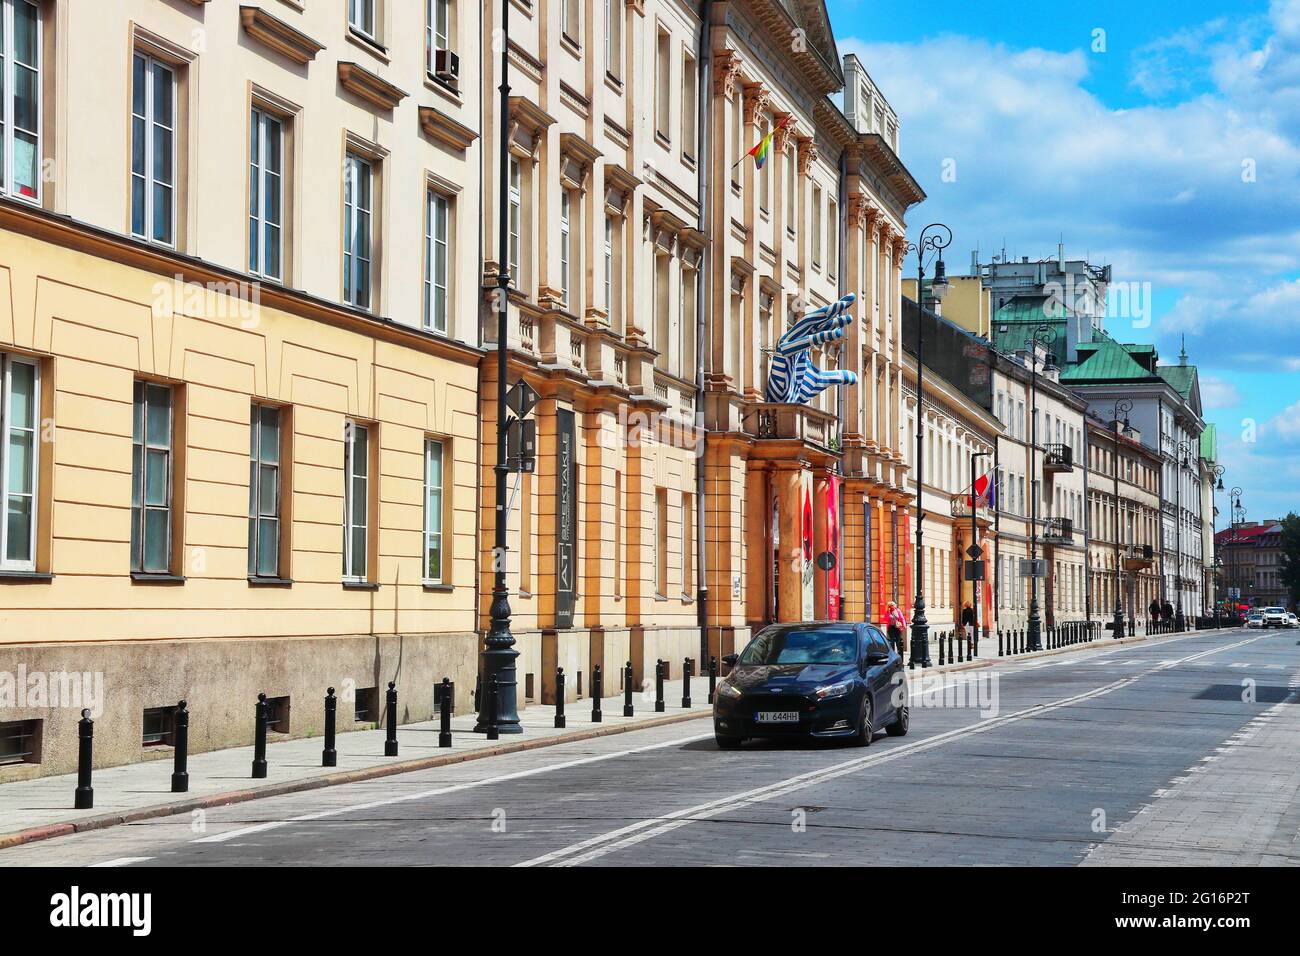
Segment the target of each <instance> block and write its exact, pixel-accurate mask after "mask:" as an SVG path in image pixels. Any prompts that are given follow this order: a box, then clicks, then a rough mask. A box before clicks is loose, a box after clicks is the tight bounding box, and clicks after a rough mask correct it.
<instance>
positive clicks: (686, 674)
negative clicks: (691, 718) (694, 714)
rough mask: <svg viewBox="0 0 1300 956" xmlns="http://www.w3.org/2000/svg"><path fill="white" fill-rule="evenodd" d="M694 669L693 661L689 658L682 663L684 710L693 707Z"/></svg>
mask: <svg viewBox="0 0 1300 956" xmlns="http://www.w3.org/2000/svg"><path fill="white" fill-rule="evenodd" d="M693 672H694V668H693V667H691V659H690V658H689V657H688V658H686V659H685V660H683V661H682V708H683V709H689V708H690V706H691V674H692V673H693Z"/></svg>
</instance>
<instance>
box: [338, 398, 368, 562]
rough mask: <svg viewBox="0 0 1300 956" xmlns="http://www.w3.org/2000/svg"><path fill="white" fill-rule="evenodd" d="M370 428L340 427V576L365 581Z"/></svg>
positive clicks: (352, 425) (353, 425)
mask: <svg viewBox="0 0 1300 956" xmlns="http://www.w3.org/2000/svg"><path fill="white" fill-rule="evenodd" d="M369 478H370V429H369V428H367V427H366V426H365V425H358V424H357V423H356V422H348V423H347V424H346V425H345V426H344V428H343V577H344V579H345V580H349V581H364V580H366V558H367V557H368V551H369V537H368V535H367V524H368V521H369V517H370V515H369V511H370V481H369Z"/></svg>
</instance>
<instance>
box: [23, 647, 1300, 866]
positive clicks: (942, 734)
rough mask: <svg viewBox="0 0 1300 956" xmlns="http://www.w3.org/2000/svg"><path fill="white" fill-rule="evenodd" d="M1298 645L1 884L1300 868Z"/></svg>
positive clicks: (636, 750)
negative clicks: (109, 871) (970, 867)
mask: <svg viewBox="0 0 1300 956" xmlns="http://www.w3.org/2000/svg"><path fill="white" fill-rule="evenodd" d="M1298 638H1300V635H1298V633H1297V632H1295V631H1282V632H1258V631H1249V632H1248V631H1239V630H1233V631H1222V632H1205V633H1201V634H1195V635H1189V636H1182V637H1176V638H1167V639H1162V640H1158V641H1153V642H1151V643H1148V644H1140V645H1136V646H1132V647H1117V648H1097V647H1095V646H1094V647H1091V648H1088V649H1087V650H1084V651H1081V652H1078V653H1071V654H1066V655H1061V656H1058V657H1053V658H1045V659H1042V660H1039V661H1017V662H1015V663H1010V662H1009V663H1007V664H1005V665H999V666H996V667H993V668H989V669H985V670H979V671H970V672H965V673H964V675H962V676H961V678H960V680H961V681H962V683H961V684H960V685H955V684H953V681H954V680H957V679H958V678H957V677H956V676H955V675H950V676H949V677H948V678H947V683H948V686H949V688H950V689H949V690H948V691H947V692H946V695H936V694H933V693H931V694H930V695H929V696H928V697H927V696H926V691H927V690H933V688H926V687H924V686H921V685H920V684H919V682H918V681H917V680H916V679H915V678H916V675H915V674H914V675H913V680H912V686H911V694H912V730H911V733H910V734H909V735H908V736H907V737H905V738H893V737H887V736H885V735H884V734H880V735H878V736H877V737H876V739H875V742H874V743H873V745H872V746H871V747H870V748H867V749H861V748H854V747H849V746H845V745H843V744H839V743H817V744H790V743H780V744H774V743H762V742H758V743H755V742H751V743H748V744H746V746H745V747H744V748H743V749H741V750H740V751H735V752H725V753H724V752H721V751H719V750H718V749H717V747H716V746H715V744H714V742H713V738H712V725H711V723H710V722H709V721H707V720H700V721H688V722H686V723H682V724H677V725H673V726H668V727H661V728H656V729H650V730H644V731H637V732H632V733H627V734H621V735H617V736H612V737H605V738H601V739H598V740H593V741H585V742H581V743H574V744H566V745H561V746H556V747H551V748H544V749H539V750H534V751H529V752H526V753H522V754H517V755H512V756H508V757H502V758H493V759H489V760H481V761H473V762H467V763H464V764H459V765H456V766H451V767H441V768H437V769H434V770H429V771H422V772H418V773H411V774H404V775H401V776H396V777H388V778H384V779H382V780H377V781H367V782H362V783H355V784H348V785H345V786H339V787H333V788H328V789H325V790H314V791H309V792H305V793H301V794H294V795H289V796H283V797H274V798H270V799H265V800H255V801H252V802H249V803H244V804H238V805H234V806H231V807H227V808H218V809H214V810H208V811H207V812H206V813H205V814H199V815H197V816H195V817H189V816H178V817H170V818H163V819H159V820H152V821H147V822H142V823H139V824H133V825H127V826H118V827H113V828H111V829H107V830H102V831H95V832H89V833H83V834H75V835H72V836H68V837H62V838H59V839H55V840H49V841H44V842H41V843H36V844H29V845H26V846H21V847H16V848H14V849H12V850H8V851H4V852H0V866H20V865H101V866H102V865H119V866H120V865H134V866H268V865H285V864H288V865H313V866H329V865H338V864H351V865H367V864H373V865H385V866H392V865H440V866H441V865H446V866H454V865H464V864H491V865H520V864H525V865H533V866H546V865H600V866H626V865H749V864H757V865H771V864H783V865H790V864H795V865H798V864H810V865H819V864H824V865H834V864H888V865H908V864H937V865H954V864H957V865H960V864H993V865H1017V864H1036V865H1067V866H1068V865H1079V864H1088V865H1099V864H1100V865H1110V864H1126V863H1181V864H1209V863H1219V864H1223V863H1226V864H1259V863H1266V864H1268V863H1272V864H1286V865H1300V843H1297V834H1298V832H1300V799H1297V797H1298V794H1300V760H1297V759H1296V758H1297V754H1298V752H1300V733H1298V731H1300V706H1294V705H1295V704H1296V703H1298V702H1300V646H1298V645H1300V640H1298ZM974 682H978V683H974ZM994 693H996V696H995V697H994V696H993V695H994ZM981 695H983V696H981ZM940 696H946V698H947V699H946V700H941V699H937V698H939V697H940ZM961 698H966V699H961Z"/></svg>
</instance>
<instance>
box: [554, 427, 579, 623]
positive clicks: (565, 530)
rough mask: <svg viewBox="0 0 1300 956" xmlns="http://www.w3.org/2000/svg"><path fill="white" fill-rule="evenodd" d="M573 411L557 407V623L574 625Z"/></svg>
mask: <svg viewBox="0 0 1300 956" xmlns="http://www.w3.org/2000/svg"><path fill="white" fill-rule="evenodd" d="M575 441H576V429H575V427H574V417H573V412H572V411H571V410H569V409H567V408H559V409H556V411H555V626H556V627H573V604H574V598H575V596H576V595H577V593H578V588H577V583H578V582H577V579H578V553H577V545H578V500H577V495H578V456H577V449H576V448H575Z"/></svg>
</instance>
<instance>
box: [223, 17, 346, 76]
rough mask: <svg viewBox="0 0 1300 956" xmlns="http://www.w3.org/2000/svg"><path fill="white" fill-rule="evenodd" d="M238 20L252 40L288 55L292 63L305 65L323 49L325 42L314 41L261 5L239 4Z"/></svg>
mask: <svg viewBox="0 0 1300 956" xmlns="http://www.w3.org/2000/svg"><path fill="white" fill-rule="evenodd" d="M239 22H240V25H241V26H242V27H243V28H244V32H245V33H247V34H248V35H249V36H250V37H252V38H253V39H254V40H257V41H258V42H259V43H262V44H264V45H265V46H268V47H270V48H271V49H272V50H274V51H275V52H277V53H279V54H281V55H283V56H285V57H288V58H289V59H290V60H292V61H293V62H294V63H300V64H303V65H306V64H307V63H309V62H311V61H312V60H314V59H316V54H317V53H319V52H320V51H321V50H323V49H325V44H323V43H318V42H316V41H315V40H313V39H312V38H311V37H309V36H308V35H307V34H305V33H303V32H302V31H301V30H299V29H296V28H295V27H292V26H290V25H289V24H287V23H285V22H284V21H283V20H281V19H280V18H279V17H276V16H273V15H271V14H270V13H267V12H266V11H265V10H263V9H262V8H261V7H252V6H241V7H240V8H239Z"/></svg>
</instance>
